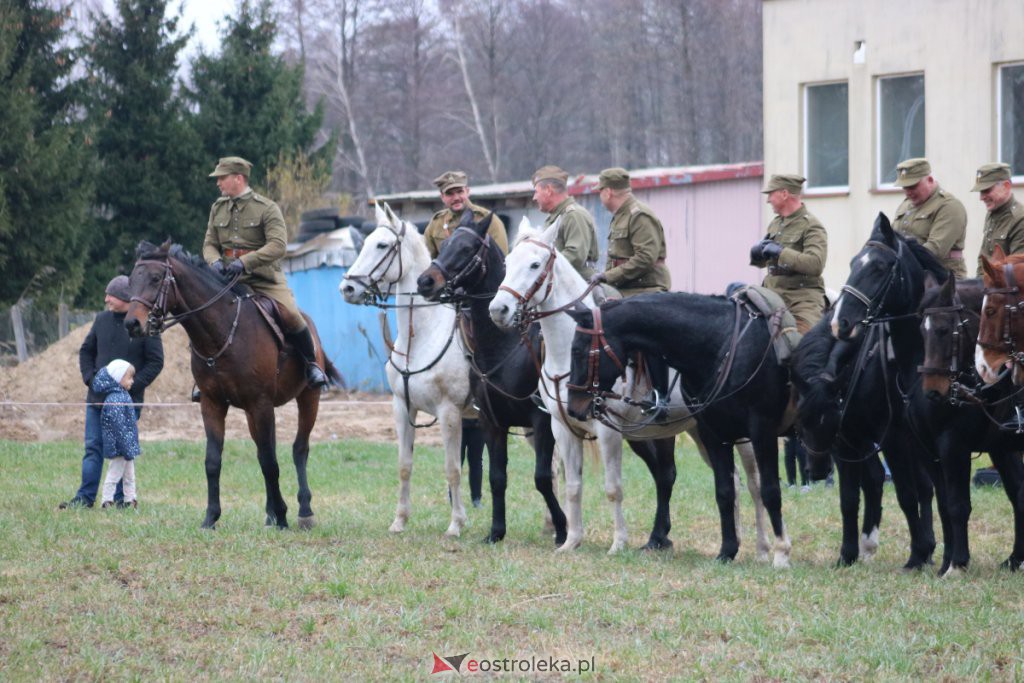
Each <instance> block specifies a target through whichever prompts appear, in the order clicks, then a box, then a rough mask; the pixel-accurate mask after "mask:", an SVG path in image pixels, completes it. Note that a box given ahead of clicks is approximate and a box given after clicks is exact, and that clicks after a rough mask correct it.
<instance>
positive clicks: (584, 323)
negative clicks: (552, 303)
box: [565, 301, 594, 327]
mask: <svg viewBox="0 0 1024 683" xmlns="http://www.w3.org/2000/svg"><path fill="white" fill-rule="evenodd" d="M565 312H566V313H567V314H569V317H571V318H572V319H573V320H575V321H576V324H577V325H579V326H580V327H593V326H594V314H593V313H591V312H590V309H589V308H587V307H586V306H584V305H583V304H582V303H580V302H579V301H577V302H576V303H575V305H573V307H572V308H567V309H565Z"/></svg>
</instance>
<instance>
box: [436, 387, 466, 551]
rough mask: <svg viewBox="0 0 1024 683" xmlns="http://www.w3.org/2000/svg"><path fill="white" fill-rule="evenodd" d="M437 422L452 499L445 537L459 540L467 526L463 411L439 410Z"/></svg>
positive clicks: (445, 407)
mask: <svg viewBox="0 0 1024 683" xmlns="http://www.w3.org/2000/svg"><path fill="white" fill-rule="evenodd" d="M437 412H438V415H437V421H438V424H439V425H440V427H441V441H442V443H444V469H445V476H446V478H447V479H448V491H449V493H450V494H451V499H452V513H451V521H450V522H449V524H448V529H447V530H446V531H445V532H444V534H445V536H450V537H454V538H457V537H458V536H459V535H461V534H462V527H463V526H465V525H466V521H467V520H468V518H467V517H466V506H465V505H463V503H462V486H461V485H462V411H461V410H459V409H457V408H456V407H455V406H454V405H446V406H443V407H442V408H439V409H438V411H437Z"/></svg>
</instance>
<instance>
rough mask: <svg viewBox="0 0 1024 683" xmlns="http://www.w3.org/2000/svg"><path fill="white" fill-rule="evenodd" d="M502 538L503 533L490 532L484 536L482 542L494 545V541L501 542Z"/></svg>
mask: <svg viewBox="0 0 1024 683" xmlns="http://www.w3.org/2000/svg"><path fill="white" fill-rule="evenodd" d="M503 540H505V534H496V533H494V532H491V533H489V534H487V535H486V536H484V538H483V541H482V542H483V543H486V544H488V545H494V544H495V543H501V542H502V541H503Z"/></svg>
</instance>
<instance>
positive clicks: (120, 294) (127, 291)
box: [107, 275, 132, 301]
mask: <svg viewBox="0 0 1024 683" xmlns="http://www.w3.org/2000/svg"><path fill="white" fill-rule="evenodd" d="M107 294H109V295H110V296H114V297H117V298H118V299H120V300H121V301H131V300H132V290H131V287H130V286H129V281H128V276H127V275H118V276H117V277H115V278H114V279H113V280H111V281H110V284H108V285H107Z"/></svg>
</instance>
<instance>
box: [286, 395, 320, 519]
mask: <svg viewBox="0 0 1024 683" xmlns="http://www.w3.org/2000/svg"><path fill="white" fill-rule="evenodd" d="M295 403H296V405H297V406H298V408H299V428H298V430H297V431H296V432H295V442H294V443H293V444H292V461H293V462H294V463H295V477H296V479H298V483H299V493H298V500H299V528H300V529H312V528H313V527H314V526H316V516H315V515H314V514H313V508H312V506H311V505H310V503H311V502H312V501H313V493H312V492H311V491H310V490H309V478H308V477H307V476H306V463H307V462H308V460H309V434H310V432H312V431H313V425H314V424H316V416H317V413H318V412H319V410H320V390H319V389H311V388H308V387H307V388H306V390H305V391H303V392H302V393H301V394H299V395H298V396H297V397H296V398H295Z"/></svg>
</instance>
